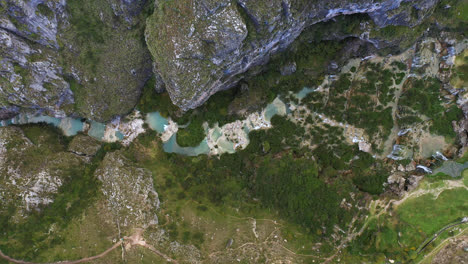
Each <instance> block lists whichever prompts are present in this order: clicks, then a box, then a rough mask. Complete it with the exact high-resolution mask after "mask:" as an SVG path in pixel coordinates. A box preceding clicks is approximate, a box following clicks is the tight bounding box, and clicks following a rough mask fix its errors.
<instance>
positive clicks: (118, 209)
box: [95, 151, 159, 228]
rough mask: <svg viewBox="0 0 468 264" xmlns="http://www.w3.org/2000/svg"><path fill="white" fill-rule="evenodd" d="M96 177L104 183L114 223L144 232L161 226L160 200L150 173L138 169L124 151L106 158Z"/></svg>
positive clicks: (103, 188) (109, 154)
mask: <svg viewBox="0 0 468 264" xmlns="http://www.w3.org/2000/svg"><path fill="white" fill-rule="evenodd" d="M95 175H96V177H97V178H98V179H99V180H100V181H101V182H102V187H101V191H102V193H103V194H104V197H105V199H106V204H107V207H108V210H109V211H110V212H111V214H112V219H109V220H110V221H111V222H113V223H118V225H120V226H121V227H142V228H146V227H148V226H151V225H156V224H157V223H158V217H157V215H156V211H157V210H158V208H159V199H158V194H157V193H156V191H155V190H154V185H153V178H152V175H151V172H150V171H148V170H146V169H142V168H137V167H135V165H134V164H133V163H132V162H131V161H129V160H128V159H127V158H125V157H124V156H123V155H122V153H121V152H120V151H115V152H111V153H107V154H106V156H105V158H104V160H103V161H102V163H101V165H100V166H99V168H98V169H97V170H96V172H95Z"/></svg>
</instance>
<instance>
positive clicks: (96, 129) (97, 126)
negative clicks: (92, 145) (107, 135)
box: [88, 121, 106, 140]
mask: <svg viewBox="0 0 468 264" xmlns="http://www.w3.org/2000/svg"><path fill="white" fill-rule="evenodd" d="M105 130H106V126H105V125H104V124H102V123H98V122H94V121H91V128H90V129H89V131H88V135H89V136H91V137H93V138H95V139H97V140H102V138H103V137H104V131H105Z"/></svg>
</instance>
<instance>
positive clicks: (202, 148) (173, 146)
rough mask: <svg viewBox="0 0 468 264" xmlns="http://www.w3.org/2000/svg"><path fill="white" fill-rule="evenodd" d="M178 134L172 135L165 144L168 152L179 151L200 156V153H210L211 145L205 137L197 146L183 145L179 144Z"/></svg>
mask: <svg viewBox="0 0 468 264" xmlns="http://www.w3.org/2000/svg"><path fill="white" fill-rule="evenodd" d="M176 137H177V134H174V135H172V137H171V138H170V139H169V140H168V141H167V142H165V143H164V144H163V149H164V151H165V152H167V153H177V154H181V155H186V156H198V155H200V154H208V153H210V147H209V146H208V143H206V139H204V140H203V141H202V142H201V143H200V145H198V146H196V147H186V148H185V147H181V146H179V145H178V144H177V138H176Z"/></svg>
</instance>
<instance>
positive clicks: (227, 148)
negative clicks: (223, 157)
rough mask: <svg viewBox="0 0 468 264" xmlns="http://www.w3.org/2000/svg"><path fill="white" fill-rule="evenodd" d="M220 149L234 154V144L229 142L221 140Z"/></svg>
mask: <svg viewBox="0 0 468 264" xmlns="http://www.w3.org/2000/svg"><path fill="white" fill-rule="evenodd" d="M218 148H219V149H221V150H223V151H225V152H227V153H234V152H236V151H235V150H234V143H232V142H230V141H227V140H220V141H219V142H218Z"/></svg>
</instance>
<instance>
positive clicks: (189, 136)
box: [177, 119, 205, 147]
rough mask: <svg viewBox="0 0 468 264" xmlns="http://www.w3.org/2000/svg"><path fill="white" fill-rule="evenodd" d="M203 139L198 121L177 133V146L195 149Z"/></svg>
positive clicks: (200, 123) (200, 124) (192, 122)
mask: <svg viewBox="0 0 468 264" xmlns="http://www.w3.org/2000/svg"><path fill="white" fill-rule="evenodd" d="M204 138H205V130H204V129H203V126H202V121H201V120H200V119H195V120H192V121H191V122H190V124H189V125H188V126H187V127H186V128H181V129H179V131H177V144H179V145H180V146H181V147H196V146H198V145H199V144H200V142H201V141H202V140H203V139H204Z"/></svg>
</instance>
